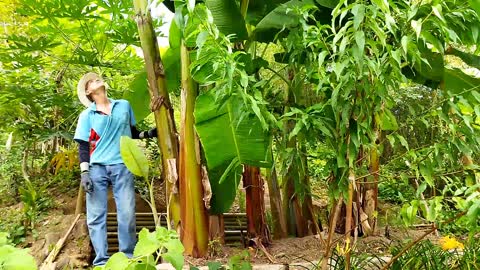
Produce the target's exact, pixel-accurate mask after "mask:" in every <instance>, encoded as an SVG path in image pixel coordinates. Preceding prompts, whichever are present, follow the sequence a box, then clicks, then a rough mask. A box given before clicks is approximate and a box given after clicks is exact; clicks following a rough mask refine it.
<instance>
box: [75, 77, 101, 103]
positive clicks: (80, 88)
mask: <svg viewBox="0 0 480 270" xmlns="http://www.w3.org/2000/svg"><path fill="white" fill-rule="evenodd" d="M95 79H102V77H101V76H100V75H98V74H97V73H94V72H89V73H87V74H85V75H83V77H82V78H81V79H80V81H78V85H77V95H78V99H79V100H80V102H81V103H82V104H83V105H85V107H89V106H90V104H92V102H91V101H90V99H88V97H87V93H86V89H85V86H86V85H87V83H88V82H89V81H91V80H95ZM106 89H107V85H106V84H105V91H106Z"/></svg>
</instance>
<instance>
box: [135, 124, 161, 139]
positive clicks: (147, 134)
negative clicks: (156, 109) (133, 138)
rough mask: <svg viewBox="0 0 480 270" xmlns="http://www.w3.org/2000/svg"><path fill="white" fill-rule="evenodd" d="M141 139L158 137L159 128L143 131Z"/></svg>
mask: <svg viewBox="0 0 480 270" xmlns="http://www.w3.org/2000/svg"><path fill="white" fill-rule="evenodd" d="M139 137H140V139H148V138H155V137H157V128H156V127H154V128H152V129H150V130H149V131H142V132H140V136H139Z"/></svg>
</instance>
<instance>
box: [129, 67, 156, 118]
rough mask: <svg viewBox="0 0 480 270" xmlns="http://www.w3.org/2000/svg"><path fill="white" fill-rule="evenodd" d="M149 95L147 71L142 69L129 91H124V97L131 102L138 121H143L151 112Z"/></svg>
mask: <svg viewBox="0 0 480 270" xmlns="http://www.w3.org/2000/svg"><path fill="white" fill-rule="evenodd" d="M149 96H150V95H149V93H148V84H147V73H146V72H145V71H142V72H140V73H138V74H137V75H136V76H135V79H134V80H133V81H132V82H131V83H130V85H129V89H128V91H125V92H123V98H124V99H126V100H128V101H129V102H130V105H131V106H132V110H133V113H134V114H135V119H136V120H137V122H140V121H142V120H143V119H144V118H145V117H147V116H148V115H149V114H150V109H149V104H150V102H149V100H150V98H149Z"/></svg>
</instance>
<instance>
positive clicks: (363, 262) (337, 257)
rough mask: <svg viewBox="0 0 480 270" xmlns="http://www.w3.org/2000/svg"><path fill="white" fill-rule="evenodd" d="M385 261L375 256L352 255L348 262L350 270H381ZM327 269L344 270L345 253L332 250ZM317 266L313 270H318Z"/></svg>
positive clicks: (340, 250) (366, 254)
mask: <svg viewBox="0 0 480 270" xmlns="http://www.w3.org/2000/svg"><path fill="white" fill-rule="evenodd" d="M384 263H385V261H384V260H383V258H381V257H380V256H377V255H376V254H368V253H362V254H359V253H353V252H352V255H351V260H350V269H351V270H357V269H358V270H360V269H382V266H383V264H384ZM328 266H329V267H330V268H329V269H333V270H336V269H346V259H345V251H344V250H342V249H339V248H336V249H333V252H332V256H331V258H330V260H329V262H328ZM319 268H320V267H319V266H315V267H314V269H319Z"/></svg>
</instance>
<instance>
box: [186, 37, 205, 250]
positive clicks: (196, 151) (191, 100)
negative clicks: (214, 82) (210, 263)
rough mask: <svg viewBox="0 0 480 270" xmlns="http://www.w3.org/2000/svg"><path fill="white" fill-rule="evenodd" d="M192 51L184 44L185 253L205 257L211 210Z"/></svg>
mask: <svg viewBox="0 0 480 270" xmlns="http://www.w3.org/2000/svg"><path fill="white" fill-rule="evenodd" d="M189 54H190V52H189V51H188V48H187V47H186V46H185V43H184V42H183V41H182V45H181V62H182V100H181V106H182V109H181V126H180V196H181V200H180V201H181V217H182V233H181V239H182V242H183V245H184V247H185V253H186V254H188V255H190V256H193V257H203V256H205V255H207V252H208V223H207V211H206V209H205V204H204V201H203V193H204V192H203V184H202V176H201V164H200V162H201V160H200V147H199V142H198V137H197V134H196V132H195V128H194V123H195V119H194V116H193V111H194V108H195V99H196V98H197V94H198V86H197V84H196V83H195V82H194V81H193V79H192V77H191V76H190V55H189Z"/></svg>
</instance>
